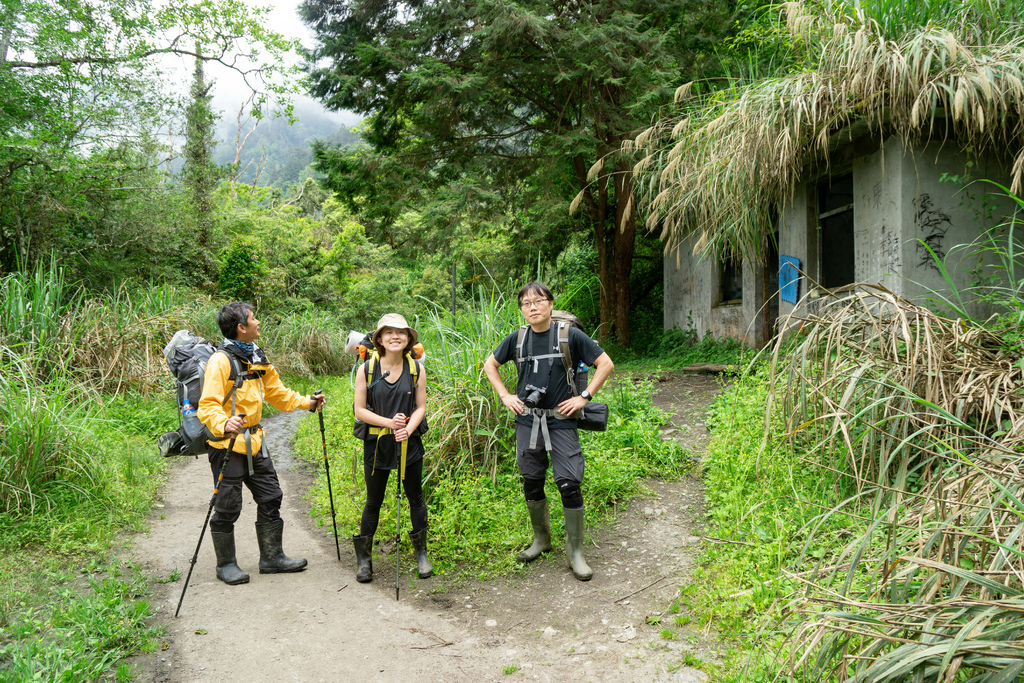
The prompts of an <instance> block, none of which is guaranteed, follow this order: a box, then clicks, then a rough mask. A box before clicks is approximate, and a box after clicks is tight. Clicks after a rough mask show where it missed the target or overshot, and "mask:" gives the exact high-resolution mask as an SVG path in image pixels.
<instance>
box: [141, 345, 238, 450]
mask: <svg viewBox="0 0 1024 683" xmlns="http://www.w3.org/2000/svg"><path fill="white" fill-rule="evenodd" d="M215 353H217V346H216V345H214V343H213V342H211V341H208V340H206V339H204V338H202V337H200V336H199V335H196V334H192V333H191V332H189V331H188V330H178V331H177V332H175V334H174V336H173V337H171V341H169V342H168V343H167V346H165V347H164V351H163V354H164V358H165V359H166V360H167V367H168V368H169V369H170V371H171V375H173V376H174V388H175V396H176V398H177V406H178V411H177V412H178V429H176V430H175V431H173V432H166V433H164V434H163V435H161V436H160V437H159V438H158V439H157V447H158V448H159V449H160V454H161V455H163V456H164V457H167V456H171V455H195V456H196V457H198V456H199V454H200V453H205V452H206V441H207V440H208V439H213V438H214V436H213V435H212V434H211V433H210V430H208V429H207V428H206V426H205V425H203V424H202V423H201V422H199V418H198V416H196V415H195V414H194V413H193V414H192V415H191V416H190V417H183V416H182V414H181V408H182V404H183V403H184V402H185V399H186V398H187V399H188V402H189V404H191V406H192V407H193V408H195V409H198V408H199V399H200V398H202V396H203V377H204V376H205V374H206V364H207V363H208V362H209V361H210V356H212V355H213V354H215ZM225 355H227V357H228V360H230V361H231V374H230V376H229V379H231V380H232V381H233V382H234V385H233V386H232V387H231V391H230V392H228V395H227V396H226V397H225V400H230V399H231V395H232V394H233V393H234V392H235V391H236V390H237V389H238V387H239V386H240V385H241V383H242V382H243V381H244V380H246V379H249V375H250V373H249V372H242V368H241V367H240V366H241V363H239V362H238V360H237V359H236V358H234V357H233V356H231V355H230V354H225Z"/></svg>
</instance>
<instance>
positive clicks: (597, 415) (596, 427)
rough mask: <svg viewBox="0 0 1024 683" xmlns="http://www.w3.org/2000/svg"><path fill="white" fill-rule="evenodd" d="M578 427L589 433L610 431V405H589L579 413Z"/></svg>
mask: <svg viewBox="0 0 1024 683" xmlns="http://www.w3.org/2000/svg"><path fill="white" fill-rule="evenodd" d="M577 415H578V417H577V419H576V427H577V428H579V429H583V430H586V431H588V432H603V431H605V430H606V429H608V404H607V403H588V404H587V405H585V406H584V407H583V408H581V409H580V412H579V413H577Z"/></svg>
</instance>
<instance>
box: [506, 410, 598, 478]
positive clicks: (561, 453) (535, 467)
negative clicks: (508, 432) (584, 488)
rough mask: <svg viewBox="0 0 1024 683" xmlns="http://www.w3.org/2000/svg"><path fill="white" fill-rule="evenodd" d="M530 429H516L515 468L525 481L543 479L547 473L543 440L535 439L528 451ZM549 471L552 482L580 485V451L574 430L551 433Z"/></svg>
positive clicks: (524, 426) (553, 430)
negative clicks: (553, 479)
mask: <svg viewBox="0 0 1024 683" xmlns="http://www.w3.org/2000/svg"><path fill="white" fill-rule="evenodd" d="M530 431H531V430H530V428H529V427H527V426H526V425H519V424H517V425H516V464H517V465H519V473H520V474H522V475H523V477H524V478H526V479H545V478H546V476H547V472H548V452H547V450H546V449H545V448H544V436H543V435H541V434H538V435H537V447H536V448H534V449H533V450H530ZM549 434H550V435H551V469H552V472H553V474H554V477H555V481H556V482H557V481H571V482H575V483H577V484H581V483H583V451H582V450H580V433H579V431H578V430H576V429H552V430H549Z"/></svg>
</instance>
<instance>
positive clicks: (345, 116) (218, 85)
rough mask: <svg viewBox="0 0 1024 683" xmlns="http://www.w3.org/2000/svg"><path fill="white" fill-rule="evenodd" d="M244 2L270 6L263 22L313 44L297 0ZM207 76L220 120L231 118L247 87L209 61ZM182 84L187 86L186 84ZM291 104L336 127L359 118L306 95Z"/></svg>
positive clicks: (232, 119) (243, 99) (233, 73)
mask: <svg viewBox="0 0 1024 683" xmlns="http://www.w3.org/2000/svg"><path fill="white" fill-rule="evenodd" d="M246 3H247V4H249V5H252V6H271V7H272V8H273V9H272V11H271V13H270V17H269V19H268V20H267V22H266V24H267V26H269V27H270V28H272V29H273V30H275V31H277V32H278V33H280V34H282V35H284V36H285V37H287V38H298V39H299V40H300V41H301V42H302V44H303V45H304V46H306V47H312V46H313V35H312V33H311V32H310V31H309V29H308V28H307V27H306V25H305V24H304V23H303V22H302V19H300V18H299V15H298V12H297V8H298V6H299V4H300V0H277V2H276V4H275V3H273V2H270V1H268V0H246ZM183 68H185V73H187V74H188V78H191V74H192V68H193V66H192V64H191V60H189V63H188V64H187V66H185V65H184V64H183ZM207 77H208V78H212V79H213V80H214V81H215V83H214V88H213V106H214V108H215V109H217V110H219V111H220V112H221V120H222V121H234V120H235V117H236V116H237V115H238V109H239V107H241V106H242V103H243V102H245V100H246V98H247V97H248V96H249V90H248V89H247V87H246V85H245V83H244V82H243V81H242V78H241V76H239V75H238V74H237V73H235V72H234V71H231V70H230V69H227V68H225V67H223V66H220V65H219V64H211V65H210V66H209V67H208V68H207ZM186 82H187V80H186ZM185 87H186V88H187V86H185ZM295 105H296V109H298V110H300V111H301V110H304V109H307V108H315V109H316V110H318V111H321V112H324V114H325V115H326V116H329V117H330V118H331V119H332V120H335V121H337V122H338V125H339V126H341V125H349V126H354V125H355V124H357V123H359V121H360V120H362V117H361V116H360V115H358V114H355V113H352V112H347V111H346V112H329V111H327V110H325V109H324V108H323V107H322V106H321V104H320V103H319V102H318V101H317V100H314V99H312V98H310V97H305V96H301V97H297V98H296V99H295Z"/></svg>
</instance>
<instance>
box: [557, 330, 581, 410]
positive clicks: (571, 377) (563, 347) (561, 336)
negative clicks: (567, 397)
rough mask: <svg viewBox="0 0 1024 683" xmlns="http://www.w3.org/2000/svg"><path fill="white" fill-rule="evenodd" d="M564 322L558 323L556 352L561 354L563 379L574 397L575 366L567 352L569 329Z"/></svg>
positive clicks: (569, 353)
mask: <svg viewBox="0 0 1024 683" xmlns="http://www.w3.org/2000/svg"><path fill="white" fill-rule="evenodd" d="M570 327H571V326H570V325H569V324H568V323H565V322H561V321H560V322H559V323H558V352H559V353H560V354H562V365H563V366H564V367H565V378H566V379H567V380H568V381H569V389H570V390H571V391H572V394H573V396H576V395H577V393H576V364H575V363H573V361H572V353H571V352H570V351H569V328H570Z"/></svg>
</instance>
